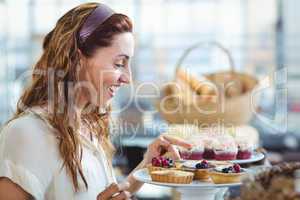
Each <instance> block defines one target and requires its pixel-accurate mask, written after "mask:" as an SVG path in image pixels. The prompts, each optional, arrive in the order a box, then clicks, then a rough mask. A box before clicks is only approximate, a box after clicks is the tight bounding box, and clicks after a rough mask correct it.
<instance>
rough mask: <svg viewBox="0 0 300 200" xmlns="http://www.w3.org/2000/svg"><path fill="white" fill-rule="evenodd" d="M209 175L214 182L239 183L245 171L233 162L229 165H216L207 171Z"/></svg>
mask: <svg viewBox="0 0 300 200" xmlns="http://www.w3.org/2000/svg"><path fill="white" fill-rule="evenodd" d="M209 175H210V178H211V179H212V181H213V182H214V183H215V184H225V183H239V182H241V179H242V178H243V177H244V176H245V175H246V171H245V169H242V168H241V167H240V165H239V164H234V165H233V166H229V167H228V166H226V167H216V168H214V169H213V170H211V171H210V172H209Z"/></svg>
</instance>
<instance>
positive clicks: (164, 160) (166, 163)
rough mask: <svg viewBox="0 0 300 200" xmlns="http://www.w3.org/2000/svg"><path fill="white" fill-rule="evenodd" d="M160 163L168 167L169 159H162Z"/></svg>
mask: <svg viewBox="0 0 300 200" xmlns="http://www.w3.org/2000/svg"><path fill="white" fill-rule="evenodd" d="M161 164H162V167H168V166H169V161H168V160H166V159H163V160H162V162H161Z"/></svg>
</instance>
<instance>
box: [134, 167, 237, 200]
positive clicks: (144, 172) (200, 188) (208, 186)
mask: <svg viewBox="0 0 300 200" xmlns="http://www.w3.org/2000/svg"><path fill="white" fill-rule="evenodd" d="M133 176H134V177H135V179H137V180H138V181H141V182H144V183H148V184H153V185H158V186H165V187H172V188H175V189H176V190H177V191H178V192H180V194H181V199H182V200H196V199H197V200H199V199H201V200H215V198H216V196H217V195H221V196H223V195H224V193H225V192H226V190H227V189H228V188H229V187H233V186H239V185H241V183H232V184H214V183H211V182H202V181H193V182H192V183H190V184H172V183H160V182H155V181H152V180H151V177H150V176H149V174H148V169H146V168H144V169H140V170H137V171H135V172H134V174H133ZM220 193H221V194H220Z"/></svg>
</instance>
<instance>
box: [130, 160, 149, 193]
mask: <svg viewBox="0 0 300 200" xmlns="http://www.w3.org/2000/svg"><path fill="white" fill-rule="evenodd" d="M145 167H146V162H145V160H143V161H142V162H140V164H139V165H138V166H137V167H136V168H135V169H134V170H133V171H132V172H131V173H130V174H129V175H128V177H127V181H128V183H129V189H128V191H129V192H130V193H132V194H133V193H136V192H137V191H138V190H139V189H140V188H141V187H142V186H143V184H144V183H143V182H140V181H138V180H136V179H135V178H134V177H133V173H134V172H135V171H136V170H138V169H142V168H145Z"/></svg>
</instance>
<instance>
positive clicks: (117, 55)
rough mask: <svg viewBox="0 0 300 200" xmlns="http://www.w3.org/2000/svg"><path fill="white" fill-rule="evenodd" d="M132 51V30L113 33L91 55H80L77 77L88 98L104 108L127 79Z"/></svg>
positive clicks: (128, 81) (129, 74) (127, 81)
mask: <svg viewBox="0 0 300 200" xmlns="http://www.w3.org/2000/svg"><path fill="white" fill-rule="evenodd" d="M133 53H134V40H133V35H132V33H121V34H118V35H115V36H114V39H113V41H112V44H111V46H109V47H103V48H99V49H98V50H97V51H96V52H95V53H94V55H93V56H92V57H90V58H86V57H84V56H82V59H81V64H82V66H84V67H82V69H81V70H80V72H79V79H80V81H84V82H85V83H84V82H82V83H84V88H85V89H84V91H86V89H87V88H88V90H89V91H88V94H86V93H85V94H83V95H85V98H89V99H88V102H90V103H92V104H94V105H97V106H100V107H102V108H104V107H105V106H106V105H107V103H108V101H109V100H110V99H111V98H112V97H113V96H114V95H115V94H116V92H117V91H118V89H119V88H120V87H121V86H122V85H123V84H129V83H130V80H131V70H130V60H131V58H132V56H133Z"/></svg>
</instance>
